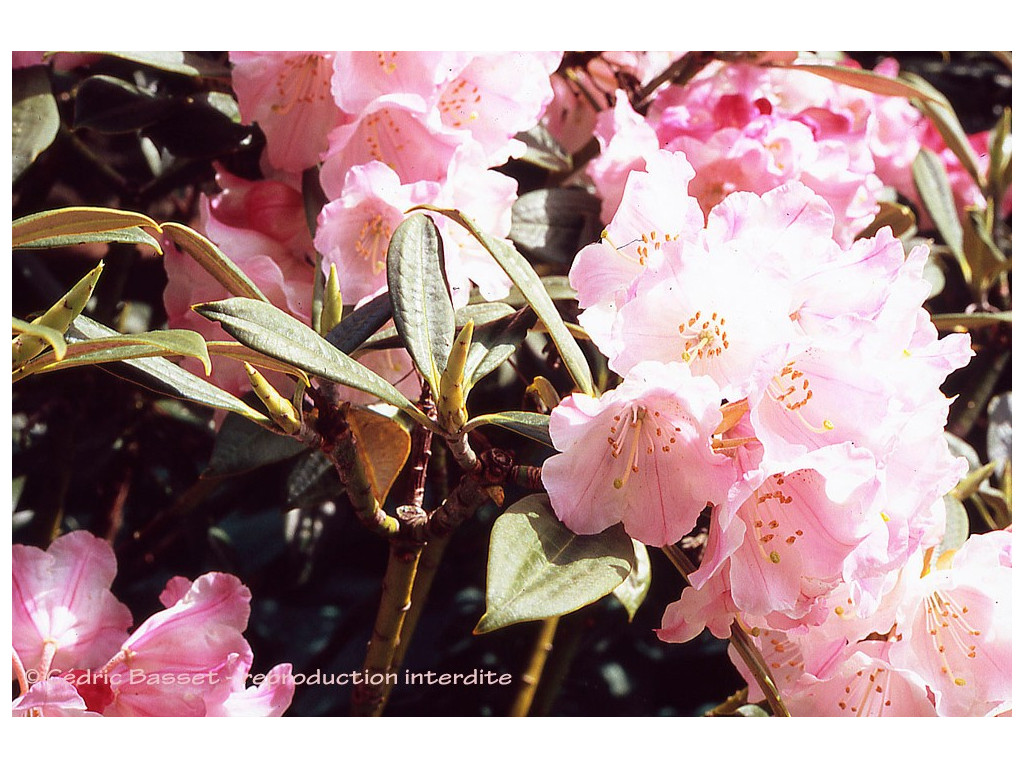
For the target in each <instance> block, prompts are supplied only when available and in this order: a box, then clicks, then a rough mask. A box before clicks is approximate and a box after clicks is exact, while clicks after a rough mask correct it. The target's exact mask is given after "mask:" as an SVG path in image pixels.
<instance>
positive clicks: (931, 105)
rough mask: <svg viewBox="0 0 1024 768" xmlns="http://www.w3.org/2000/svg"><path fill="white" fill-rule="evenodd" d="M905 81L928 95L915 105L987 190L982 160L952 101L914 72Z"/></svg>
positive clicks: (915, 101)
mask: <svg viewBox="0 0 1024 768" xmlns="http://www.w3.org/2000/svg"><path fill="white" fill-rule="evenodd" d="M901 77H902V78H904V79H905V80H907V81H908V82H909V83H911V85H913V86H914V87H915V88H917V89H918V90H919V91H921V92H922V93H923V94H924V96H925V97H926V98H924V99H921V100H918V99H915V100H914V105H915V106H916V107H917V108H918V109H919V110H921V111H922V112H923V113H924V114H925V115H926V116H927V117H928V119H929V120H931V121H932V124H933V125H934V126H935V128H936V130H938V132H939V133H940V134H941V136H942V138H943V140H944V141H945V142H946V146H947V147H949V148H950V150H952V152H953V154H954V155H956V157H957V159H958V160H959V161H960V164H961V165H962V166H963V167H964V169H965V170H966V171H967V172H968V173H969V174H970V176H971V178H972V179H973V180H974V183H975V184H977V185H978V187H979V188H980V189H984V180H983V179H982V177H981V168H980V165H979V162H978V156H977V154H976V153H975V151H974V148H973V147H972V146H971V142H970V140H969V139H968V138H967V133H966V132H965V131H964V128H963V126H962V125H961V124H960V120H959V118H957V116H956V111H955V110H954V109H953V105H952V104H950V103H949V100H948V99H947V98H946V97H945V96H943V95H942V93H941V92H940V91H938V90H937V89H936V88H935V87H934V86H933V85H932V84H931V83H929V82H928V81H927V80H925V79H924V78H923V77H921V76H920V75H917V74H914V73H913V72H904V73H903V74H902V75H901Z"/></svg>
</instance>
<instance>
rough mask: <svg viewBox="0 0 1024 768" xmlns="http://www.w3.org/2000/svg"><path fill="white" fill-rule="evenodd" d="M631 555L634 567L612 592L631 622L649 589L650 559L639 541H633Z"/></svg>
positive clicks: (643, 545) (645, 548)
mask: <svg viewBox="0 0 1024 768" xmlns="http://www.w3.org/2000/svg"><path fill="white" fill-rule="evenodd" d="M633 555H634V557H635V558H636V565H635V566H634V567H633V570H631V571H630V572H629V576H627V577H626V580H625V581H624V582H622V583H621V584H619V586H617V587H616V588H615V590H614V591H613V592H612V594H613V595H615V597H616V599H617V600H618V601H619V602H620V603H622V607H623V608H625V609H626V615H627V616H629V620H630V621H632V620H633V617H634V616H636V612H637V610H638V609H639V608H640V606H641V605H643V602H644V599H645V598H646V597H647V592H648V591H649V590H650V588H651V557H650V555H649V554H648V553H647V546H646V545H645V544H642V543H641V542H639V541H636V540H635V539H634V540H633Z"/></svg>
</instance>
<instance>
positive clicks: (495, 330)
mask: <svg viewBox="0 0 1024 768" xmlns="http://www.w3.org/2000/svg"><path fill="white" fill-rule="evenodd" d="M481 306H483V305H481ZM536 317H537V316H536V315H535V314H534V312H533V310H531V309H529V308H528V307H524V308H523V309H521V310H519V312H517V313H515V315H511V316H506V317H503V318H501V319H499V320H495V321H492V322H490V323H485V324H484V325H480V326H477V328H476V329H475V331H474V332H473V343H472V344H470V346H469V355H468V356H467V358H466V370H465V388H466V393H467V394H468V393H469V390H470V389H472V388H473V385H474V384H476V383H477V382H478V381H480V379H482V378H483V377H484V376H486V375H487V374H489V373H490V372H491V371H493V370H494V369H495V368H497V367H498V366H499V365H501V364H502V363H503V362H505V361H506V360H508V359H509V357H511V356H512V354H513V353H514V352H515V351H516V350H517V349H518V348H519V345H520V344H522V343H523V339H525V338H526V334H527V332H528V331H529V330H530V328H531V327H532V326H533V323H534V321H535V320H536Z"/></svg>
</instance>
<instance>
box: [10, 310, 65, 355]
mask: <svg viewBox="0 0 1024 768" xmlns="http://www.w3.org/2000/svg"><path fill="white" fill-rule="evenodd" d="M11 328H12V329H13V330H14V331H15V332H16V333H18V334H22V333H23V334H26V335H27V336H34V337H35V338H37V339H39V340H40V341H42V342H43V343H44V344H46V345H47V346H49V347H52V348H53V356H54V359H56V360H62V359H63V358H64V354H65V353H66V351H67V348H68V345H67V342H66V341H65V340H64V334H63V332H61V331H58V330H57V329H56V328H50V327H49V326H46V325H39V324H36V323H27V322H25V321H24V320H19V319H18V318H16V317H12V318H11Z"/></svg>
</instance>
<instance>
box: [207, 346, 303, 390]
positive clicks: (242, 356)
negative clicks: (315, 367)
mask: <svg viewBox="0 0 1024 768" xmlns="http://www.w3.org/2000/svg"><path fill="white" fill-rule="evenodd" d="M206 349H207V351H209V353H210V354H211V355H216V356H217V357H228V358H231V359H232V360H238V361H240V362H243V363H249V365H254V366H258V367H260V368H266V369H267V370H271V371H277V372H279V373H285V374H288V375H289V376H292V377H294V378H295V379H298V380H299V381H301V382H302V383H303V384H304V385H305V386H307V387H308V386H309V376H307V375H306V372H305V371H304V370H302V369H301V368H296V367H295V366H294V365H289V364H288V363H283V362H281V361H280V360H278V359H277V358H274V357H268V356H267V355H264V354H261V353H259V352H257V351H256V350H255V349H249V347H247V346H245V345H244V344H239V343H238V342H237V341H208V342H206Z"/></svg>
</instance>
